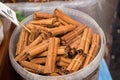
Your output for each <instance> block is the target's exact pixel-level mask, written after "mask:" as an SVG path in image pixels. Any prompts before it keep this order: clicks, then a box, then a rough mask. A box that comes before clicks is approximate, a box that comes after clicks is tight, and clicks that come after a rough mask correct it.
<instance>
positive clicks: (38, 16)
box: [33, 12, 53, 19]
mask: <svg viewBox="0 0 120 80" xmlns="http://www.w3.org/2000/svg"><path fill="white" fill-rule="evenodd" d="M52 17H53V15H52V14H48V13H43V12H34V15H33V19H47V18H52Z"/></svg>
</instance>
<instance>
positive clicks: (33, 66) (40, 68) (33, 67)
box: [20, 61, 44, 73]
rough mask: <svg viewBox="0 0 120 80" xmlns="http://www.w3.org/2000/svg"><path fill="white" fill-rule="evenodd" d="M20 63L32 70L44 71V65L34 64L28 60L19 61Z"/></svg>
mask: <svg viewBox="0 0 120 80" xmlns="http://www.w3.org/2000/svg"><path fill="white" fill-rule="evenodd" d="M20 65H21V66H23V67H26V68H29V69H31V70H34V71H35V72H38V73H43V71H44V66H42V65H38V64H34V63H31V62H28V61H21V62H20Z"/></svg>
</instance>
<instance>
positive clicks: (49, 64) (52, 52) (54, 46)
mask: <svg viewBox="0 0 120 80" xmlns="http://www.w3.org/2000/svg"><path fill="white" fill-rule="evenodd" d="M59 42H60V40H59V38H55V37H54V38H50V40H49V47H48V55H47V59H46V63H45V70H44V73H53V72H55V63H56V56H57V52H58V46H59Z"/></svg>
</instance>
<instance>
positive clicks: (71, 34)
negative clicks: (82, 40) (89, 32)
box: [61, 26, 86, 42]
mask: <svg viewBox="0 0 120 80" xmlns="http://www.w3.org/2000/svg"><path fill="white" fill-rule="evenodd" d="M85 27H86V26H83V27H81V28H80V27H76V28H75V29H74V30H73V31H71V32H69V33H67V34H66V35H64V36H62V37H61V39H62V40H63V41H65V42H69V41H71V40H72V39H74V38H75V37H77V36H78V35H79V34H80V33H82V32H83V31H84V29H85Z"/></svg>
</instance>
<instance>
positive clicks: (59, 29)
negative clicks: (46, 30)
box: [50, 25, 76, 36]
mask: <svg viewBox="0 0 120 80" xmlns="http://www.w3.org/2000/svg"><path fill="white" fill-rule="evenodd" d="M75 28H76V26H74V25H66V26H59V27H56V28H53V29H50V32H51V33H52V35H53V36H56V35H60V34H65V33H67V32H69V31H72V30H74V29H75Z"/></svg>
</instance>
